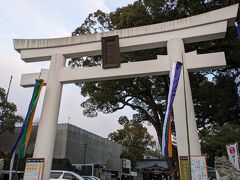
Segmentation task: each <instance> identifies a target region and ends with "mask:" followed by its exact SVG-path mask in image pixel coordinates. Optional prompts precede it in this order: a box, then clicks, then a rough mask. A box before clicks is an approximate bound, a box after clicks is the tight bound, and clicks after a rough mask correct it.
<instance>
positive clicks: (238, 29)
mask: <svg viewBox="0 0 240 180" xmlns="http://www.w3.org/2000/svg"><path fill="white" fill-rule="evenodd" d="M235 26H236V30H237V34H238V39H240V25H239V24H238V23H237V22H235Z"/></svg>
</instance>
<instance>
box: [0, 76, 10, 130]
mask: <svg viewBox="0 0 240 180" xmlns="http://www.w3.org/2000/svg"><path fill="white" fill-rule="evenodd" d="M12 78H13V76H11V77H10V81H9V85H8V90H7V94H6V97H5V98H4V99H3V101H4V103H3V110H2V113H1V116H0V120H1V127H0V130H1V131H0V133H2V132H3V123H4V115H5V111H6V109H5V105H6V103H7V100H8V95H9V91H10V87H11V84H12Z"/></svg>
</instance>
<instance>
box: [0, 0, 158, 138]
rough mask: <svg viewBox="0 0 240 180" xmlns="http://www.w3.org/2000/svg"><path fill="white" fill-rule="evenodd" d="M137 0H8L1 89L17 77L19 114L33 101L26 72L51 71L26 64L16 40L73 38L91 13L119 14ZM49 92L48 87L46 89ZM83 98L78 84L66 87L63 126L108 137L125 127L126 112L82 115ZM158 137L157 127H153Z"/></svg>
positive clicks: (13, 95)
mask: <svg viewBox="0 0 240 180" xmlns="http://www.w3.org/2000/svg"><path fill="white" fill-rule="evenodd" d="M132 2H134V0H87V1H84V0H51V1H49V0H21V1H19V0H7V1H2V2H1V6H0V27H1V28H0V73H1V74H0V75H1V78H0V87H3V88H5V89H7V87H8V83H9V80H10V76H11V75H13V81H12V86H11V89H10V93H9V101H12V102H14V103H15V104H16V105H17V108H18V114H20V115H22V116H23V117H24V116H25V114H26V111H27V107H28V104H29V101H30V98H31V94H32V90H33V89H32V88H23V87H21V86H20V85H19V84H20V77H21V74H23V73H32V72H39V71H40V69H41V68H49V63H28V64H27V63H25V62H23V61H22V60H21V59H20V55H19V54H18V53H17V52H16V51H15V50H14V49H13V42H12V40H13V39H17V38H24V39H32V38H55V37H64V36H70V35H71V33H72V31H73V30H74V29H75V28H76V27H78V26H80V25H81V24H82V22H83V21H84V19H85V18H86V17H87V16H88V14H89V13H92V12H94V11H96V10H97V9H100V10H102V11H104V12H110V11H115V9H116V8H118V7H122V6H126V5H128V4H130V3H132ZM44 90H45V88H44ZM43 96H44V91H43V92H42V94H41V98H40V101H39V105H38V108H37V112H36V118H39V117H40V113H41V107H42V101H43ZM82 101H83V98H82V97H81V95H80V89H79V88H78V87H77V86H75V85H64V88H63V94H62V101H61V109H60V114H59V123H63V122H68V119H69V117H70V123H71V124H74V125H76V126H78V127H80V128H83V129H85V130H88V131H90V132H93V133H95V134H97V135H100V136H103V137H107V135H108V134H109V133H110V132H113V131H115V130H117V129H119V128H121V126H120V125H119V124H118V122H117V120H118V117H119V116H123V115H127V116H129V115H130V114H131V111H130V109H125V110H123V111H121V112H117V113H115V114H110V115H103V114H100V115H99V116H98V117H97V118H87V117H85V116H83V115H82V108H81V107H80V103H81V102H82ZM149 130H150V132H151V133H153V134H154V131H153V128H151V127H150V128H149Z"/></svg>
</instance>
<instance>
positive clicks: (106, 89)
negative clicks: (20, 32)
mask: <svg viewBox="0 0 240 180" xmlns="http://www.w3.org/2000/svg"><path fill="white" fill-rule="evenodd" d="M236 2H238V1H234V0H232V1H228V0H221V1H217V0H215V1H205V0H196V1H189V0H187V1H185V0H178V1H176V0H138V1H136V2H134V3H133V4H131V5H128V6H126V7H122V8H118V9H117V10H116V11H115V12H111V13H109V14H106V13H103V12H101V11H96V12H95V13H92V14H90V15H89V16H88V17H87V18H86V20H85V22H84V23H83V24H82V25H81V26H80V27H79V28H77V29H76V30H75V31H74V32H73V35H74V36H79V35H84V34H91V33H96V32H101V31H107V30H113V29H122V28H130V27H136V26H142V25H148V24H153V23H160V22H165V21H169V20H174V19H179V18H183V17H187V16H192V15H196V14H199V13H203V12H207V11H211V10H214V9H217V8H222V7H225V6H228V5H230V4H234V3H236ZM185 48H186V51H187V52H189V51H193V50H197V51H198V52H199V53H209V52H216V51H225V52H226V59H227V62H228V64H229V66H228V68H231V67H232V66H238V65H240V63H239V60H238V59H239V56H240V43H239V41H238V40H237V38H236V32H235V29H234V27H229V28H228V33H227V36H226V38H225V39H224V40H214V41H208V42H201V43H194V44H188V45H186V46H185ZM166 53H167V52H166V48H158V49H151V50H144V51H138V52H131V53H122V54H121V61H122V62H132V61H141V60H149V59H156V56H157V55H158V54H161V55H162V54H166ZM101 59H102V58H101V56H97V57H87V58H78V59H73V60H72V61H71V62H70V64H71V65H72V66H74V67H75V66H81V67H86V66H88V67H89V66H95V65H101ZM209 76H213V77H214V78H213V80H211V79H209ZM168 84H169V79H168V76H158V77H155V76H153V77H144V78H132V79H126V80H114V81H105V82H88V83H81V84H78V85H79V86H80V87H81V94H82V95H83V96H84V97H87V98H88V99H87V100H86V101H85V102H83V103H82V104H81V106H82V107H84V115H86V116H88V117H94V116H97V114H98V112H103V113H112V112H115V111H118V110H121V109H123V108H124V107H126V106H128V107H130V108H132V109H133V110H134V113H135V114H134V115H133V121H134V122H144V121H146V122H149V123H151V124H152V125H153V126H154V128H155V129H156V132H157V136H158V140H159V142H160V144H161V136H162V125H163V119H164V114H165V106H166V99H167V93H168ZM191 87H192V91H193V101H194V108H195V112H196V119H197V123H198V128H199V131H200V132H201V131H202V130H203V128H204V127H211V126H214V127H215V126H216V125H219V126H222V125H224V124H225V123H226V122H229V121H231V122H237V121H239V119H240V113H239V110H238V108H237V103H236V97H235V94H234V89H233V82H232V80H231V77H230V76H229V74H228V71H226V70H224V71H223V72H221V71H208V72H201V73H194V74H191Z"/></svg>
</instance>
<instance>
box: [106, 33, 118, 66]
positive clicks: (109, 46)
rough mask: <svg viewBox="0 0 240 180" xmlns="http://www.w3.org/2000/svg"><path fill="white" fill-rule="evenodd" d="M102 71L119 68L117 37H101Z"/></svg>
mask: <svg viewBox="0 0 240 180" xmlns="http://www.w3.org/2000/svg"><path fill="white" fill-rule="evenodd" d="M102 57H103V66H102V67H103V69H107V68H117V67H120V49H119V37H118V36H108V37H102Z"/></svg>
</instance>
